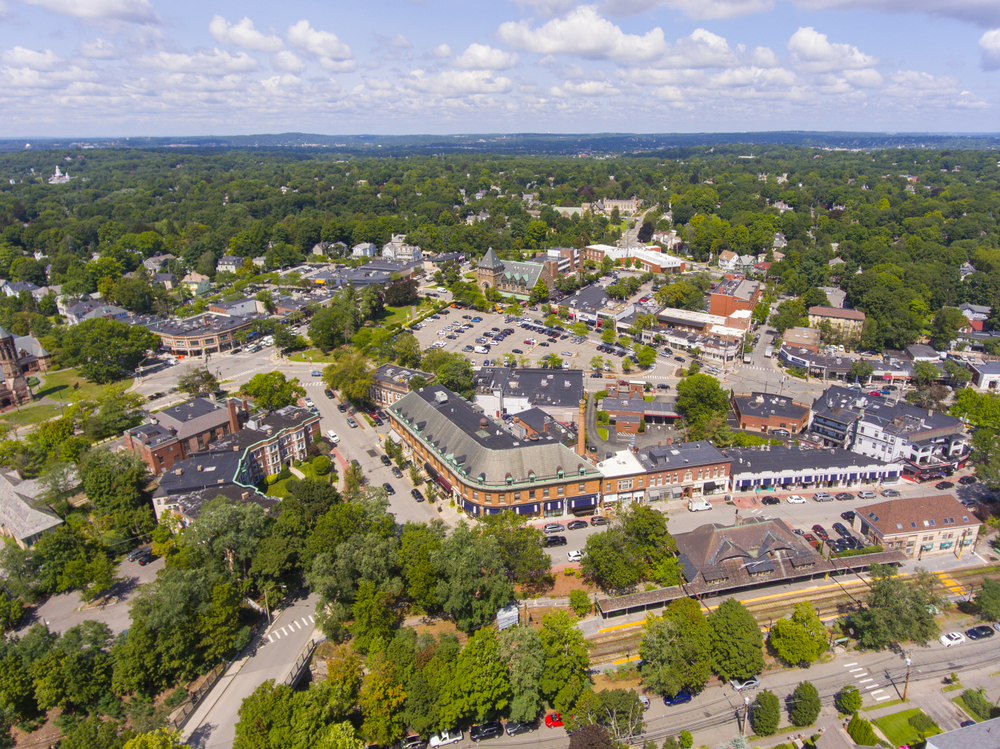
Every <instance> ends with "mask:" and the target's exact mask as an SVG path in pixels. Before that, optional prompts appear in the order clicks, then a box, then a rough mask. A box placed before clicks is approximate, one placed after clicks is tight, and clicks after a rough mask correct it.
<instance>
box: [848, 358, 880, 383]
mask: <svg viewBox="0 0 1000 749" xmlns="http://www.w3.org/2000/svg"><path fill="white" fill-rule="evenodd" d="M873 374H875V365H874V364H872V363H871V362H870V361H867V360H865V359H858V360H856V361H855V362H854V363H852V364H851V369H850V371H849V372H848V373H847V376H848V377H850V378H853V379H854V381H855V382H868V380H869V378H870V377H871V376H872V375H873Z"/></svg>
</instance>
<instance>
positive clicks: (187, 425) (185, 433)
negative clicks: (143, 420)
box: [154, 398, 229, 440]
mask: <svg viewBox="0 0 1000 749" xmlns="http://www.w3.org/2000/svg"><path fill="white" fill-rule="evenodd" d="M154 418H155V419H156V421H157V423H158V424H159V425H160V426H162V427H163V428H165V429H167V430H168V431H170V432H172V433H173V434H174V435H175V436H176V437H177V439H180V440H185V439H187V438H188V437H193V436H194V435H196V434H201V433H202V432H205V431H207V430H209V429H214V428H215V427H218V426H222V425H223V424H228V423H229V409H228V408H226V406H225V405H223V404H221V403H214V402H212V401H210V400H209V399H208V398H192V399H191V400H189V401H186V402H184V403H181V404H180V405H178V406H171V407H170V408H167V409H165V410H163V411H160V412H159V413H157V414H155V416H154Z"/></svg>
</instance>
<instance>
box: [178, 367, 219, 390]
mask: <svg viewBox="0 0 1000 749" xmlns="http://www.w3.org/2000/svg"><path fill="white" fill-rule="evenodd" d="M177 389H178V390H180V391H181V392H182V393H187V394H188V395H192V396H198V395H201V394H202V393H214V392H216V391H217V390H218V389H219V381H218V380H217V379H215V375H213V374H212V373H211V372H209V371H208V369H207V368H206V367H196V368H195V369H192V370H189V371H187V372H185V373H184V374H183V375H182V376H181V377H180V379H178V380H177Z"/></svg>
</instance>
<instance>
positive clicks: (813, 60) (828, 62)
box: [788, 26, 878, 73]
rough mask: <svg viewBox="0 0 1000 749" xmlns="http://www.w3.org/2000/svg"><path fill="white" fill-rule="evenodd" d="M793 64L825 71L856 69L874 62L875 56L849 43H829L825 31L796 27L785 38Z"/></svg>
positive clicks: (868, 66)
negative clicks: (796, 29)
mask: <svg viewBox="0 0 1000 749" xmlns="http://www.w3.org/2000/svg"><path fill="white" fill-rule="evenodd" d="M788 49H789V51H790V52H791V53H792V60H793V62H794V63H795V65H796V66H797V67H799V68H801V69H802V70H803V71H805V72H809V73H826V72H830V71H835V70H860V69H862V68H870V67H872V66H873V65H877V64H878V58H877V57H872V56H871V55H866V54H864V53H862V52H861V51H859V50H858V48H857V47H854V46H851V45H850V44H832V43H830V42H829V41H827V37H826V34H821V33H819V32H818V31H816V29H814V28H813V27H812V26H804V27H800V28H799V30H798V31H796V32H795V33H794V34H792V37H791V39H789V40H788Z"/></svg>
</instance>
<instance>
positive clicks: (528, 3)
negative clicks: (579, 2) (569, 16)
mask: <svg viewBox="0 0 1000 749" xmlns="http://www.w3.org/2000/svg"><path fill="white" fill-rule="evenodd" d="M514 1H515V2H516V3H517V4H518V5H520V6H522V7H528V8H531V9H532V10H533V11H535V13H537V14H538V15H540V16H546V17H548V18H552V17H553V16H561V15H562V14H563V13H565V12H566V11H567V10H569V9H570V8H572V7H573V6H574V5H576V0H514Z"/></svg>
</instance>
